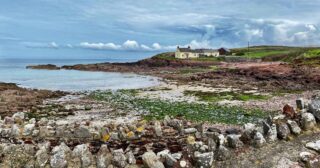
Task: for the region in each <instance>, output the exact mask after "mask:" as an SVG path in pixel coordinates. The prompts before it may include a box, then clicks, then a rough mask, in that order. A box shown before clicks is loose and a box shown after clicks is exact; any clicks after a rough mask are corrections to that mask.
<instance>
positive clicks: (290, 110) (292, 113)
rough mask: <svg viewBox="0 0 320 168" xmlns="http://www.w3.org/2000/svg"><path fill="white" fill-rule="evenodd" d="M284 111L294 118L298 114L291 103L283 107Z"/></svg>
mask: <svg viewBox="0 0 320 168" xmlns="http://www.w3.org/2000/svg"><path fill="white" fill-rule="evenodd" d="M282 112H283V114H284V115H285V116H286V117H288V118H294V117H295V116H296V112H295V111H294V108H293V107H292V106H291V105H289V104H286V105H285V106H284V107H283V111H282Z"/></svg>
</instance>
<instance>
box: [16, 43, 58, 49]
mask: <svg viewBox="0 0 320 168" xmlns="http://www.w3.org/2000/svg"><path fill="white" fill-rule="evenodd" d="M22 44H24V46H26V47H28V48H52V49H58V48H59V45H58V44H57V43H56V42H50V43H40V42H22Z"/></svg>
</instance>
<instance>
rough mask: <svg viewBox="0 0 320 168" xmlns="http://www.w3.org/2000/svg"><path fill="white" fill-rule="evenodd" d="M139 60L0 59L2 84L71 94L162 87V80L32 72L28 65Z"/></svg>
mask: <svg viewBox="0 0 320 168" xmlns="http://www.w3.org/2000/svg"><path fill="white" fill-rule="evenodd" d="M136 60H137V59H111V58H105V59H63V58H61V59H48V58H46V59H32V58H25V59H24V58H15V59H14V58H0V82H6V83H16V84H17V85H18V86H21V87H25V88H33V89H47V90H61V91H69V92H79V91H93V90H109V89H110V90H118V89H137V88H145V87H150V86H156V85H158V84H159V79H158V78H156V77H152V76H142V75H137V74H134V73H114V72H88V71H76V70H33V69H26V66H27V65H39V64H55V65H58V66H62V65H75V64H90V63H102V62H133V61H136Z"/></svg>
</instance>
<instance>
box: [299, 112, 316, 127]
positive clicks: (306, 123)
mask: <svg viewBox="0 0 320 168" xmlns="http://www.w3.org/2000/svg"><path fill="white" fill-rule="evenodd" d="M316 124H317V123H316V119H315V117H314V116H313V115H312V114H311V113H303V114H302V115H301V125H302V128H303V129H304V130H309V129H313V128H314V127H315V126H316Z"/></svg>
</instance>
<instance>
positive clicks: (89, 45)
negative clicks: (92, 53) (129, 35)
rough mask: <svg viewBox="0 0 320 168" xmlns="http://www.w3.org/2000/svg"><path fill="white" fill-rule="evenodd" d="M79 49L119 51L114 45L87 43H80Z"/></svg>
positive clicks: (118, 47)
mask: <svg viewBox="0 0 320 168" xmlns="http://www.w3.org/2000/svg"><path fill="white" fill-rule="evenodd" d="M80 47H82V48H89V49H100V50H119V49H121V46H120V45H116V44H114V43H88V42H82V43H80Z"/></svg>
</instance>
